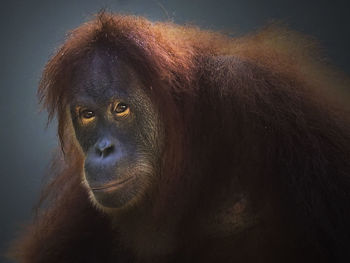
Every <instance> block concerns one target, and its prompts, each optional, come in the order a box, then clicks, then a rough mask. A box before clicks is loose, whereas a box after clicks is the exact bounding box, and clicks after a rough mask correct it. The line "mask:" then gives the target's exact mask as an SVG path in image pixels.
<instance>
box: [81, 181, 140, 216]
mask: <svg viewBox="0 0 350 263" xmlns="http://www.w3.org/2000/svg"><path fill="white" fill-rule="evenodd" d="M139 181H140V179H139V177H138V176H136V175H132V176H128V177H127V178H122V179H118V180H114V181H111V182H109V183H107V184H103V185H101V186H98V187H97V186H94V187H92V186H90V185H89V183H88V181H87V180H86V179H85V176H84V182H83V184H84V185H85V187H87V188H88V192H89V196H90V200H91V202H92V203H93V205H94V206H95V207H96V208H98V209H99V210H102V211H105V212H115V211H118V210H125V209H128V208H130V207H132V206H133V204H135V203H136V202H137V200H138V199H139V196H141V195H142V192H144V189H140V182H139Z"/></svg>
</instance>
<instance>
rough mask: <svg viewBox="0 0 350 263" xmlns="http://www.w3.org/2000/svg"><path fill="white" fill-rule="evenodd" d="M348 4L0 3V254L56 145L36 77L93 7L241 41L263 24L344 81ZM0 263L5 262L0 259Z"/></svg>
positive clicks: (27, 209) (274, 0)
mask: <svg viewBox="0 0 350 263" xmlns="http://www.w3.org/2000/svg"><path fill="white" fill-rule="evenodd" d="M347 2H348V1H320V0H319V1H297V0H291V1H283V0H268V1H263V0H231V1H230V0H227V1H220V0H215V1H204V0H201V1H200V0H192V1H191V0H169V1H165V0H159V1H155V0H143V1H141V0H131V1H127V0H123V1H122V0H120V1H117V0H115V1H112V0H109V1H107V0H106V1H92V0H80V1H74V0H71V1H68V0H67V1H63V0H61V1H58V0H54V1H52V0H45V1H44V0H43V1H39V0H37V1H34V0H32V1H29V0H27V1H19V0H12V1H10V0H8V1H1V5H0V10H1V14H0V21H1V23H0V29H1V31H0V32H1V35H0V37H1V41H0V45H1V48H0V58H1V63H0V88H1V92H0V140H1V141H0V179H1V180H0V208H1V210H0V215H1V216H0V251H1V252H3V251H4V248H5V247H6V246H7V245H8V243H9V241H10V240H11V239H13V237H14V236H15V235H16V233H17V232H18V231H19V229H20V226H21V225H22V224H23V223H25V222H27V221H29V220H30V218H31V207H32V206H33V205H34V203H35V202H36V200H37V198H38V194H39V189H40V185H41V179H42V177H43V175H44V171H45V169H46V167H47V166H48V162H49V159H50V155H51V153H52V150H53V149H54V147H55V146H56V145H57V140H56V137H55V126H56V125H55V123H54V124H53V125H51V126H49V128H48V129H47V130H45V123H46V114H45V113H41V114H39V107H38V105H37V99H36V88H37V83H38V80H39V78H40V73H41V71H42V69H43V67H44V65H45V63H46V61H47V60H48V58H49V57H50V55H51V54H53V52H54V50H55V48H56V47H57V46H58V45H59V44H61V43H62V42H63V40H64V36H65V32H67V31H68V30H70V29H73V28H74V27H76V26H78V25H79V24H81V23H82V22H84V21H86V20H87V19H89V18H90V17H91V15H92V14H94V13H96V12H97V11H99V10H100V9H101V8H107V10H111V11H116V12H124V13H132V14H137V15H144V16H146V17H148V18H149V19H151V20H165V19H167V18H170V19H171V20H173V21H174V22H176V23H185V22H190V23H193V24H197V25H199V26H201V27H204V28H209V29H214V30H216V29H218V30H224V31H227V32H234V33H236V34H242V33H245V32H250V31H252V30H256V29H258V28H260V27H262V26H263V25H266V24H267V23H268V22H270V21H271V20H281V21H283V22H285V23H286V24H287V25H289V27H290V28H292V29H295V30H298V31H301V32H303V33H306V34H309V35H312V36H314V37H315V38H317V39H318V40H319V42H320V43H321V45H322V46H323V47H324V50H325V54H326V55H327V56H328V57H329V59H330V61H331V62H332V63H333V64H335V65H336V66H338V67H339V68H340V69H341V70H342V71H344V72H346V73H347V74H348V75H350V62H349V60H350V52H349V50H348V48H349V46H350V7H349V6H350V4H347ZM0 261H1V262H5V259H3V258H0Z"/></svg>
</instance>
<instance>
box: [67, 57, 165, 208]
mask: <svg viewBox="0 0 350 263" xmlns="http://www.w3.org/2000/svg"><path fill="white" fill-rule="evenodd" d="M73 83H74V88H73V93H74V94H73V98H74V99H73V100H72V102H71V103H70V113H71V117H72V122H73V127H74V131H75V135H76V139H77V141H78V143H79V145H80V147H81V150H82V152H83V153H84V156H85V162H84V175H83V176H84V178H83V181H84V184H85V185H86V186H87V188H88V190H89V193H90V196H91V199H92V201H93V202H94V203H95V204H96V205H97V206H98V207H100V208H102V209H104V210H109V209H117V208H124V207H126V206H129V205H131V204H132V203H134V202H136V201H137V200H138V199H139V198H140V197H141V196H142V195H145V194H146V193H147V192H149V191H150V189H149V188H150V185H154V183H153V181H154V180H157V178H156V174H157V172H156V170H157V168H156V167H157V165H158V162H159V156H160V150H161V149H160V147H159V143H156V142H157V141H158V140H159V138H160V137H161V136H160V134H161V131H160V125H159V123H158V118H157V113H156V110H155V108H154V106H153V105H152V103H151V101H150V98H149V97H148V95H147V94H146V92H145V91H144V87H143V85H142V84H141V81H140V80H139V79H138V77H137V75H136V73H135V72H134V71H133V70H132V69H131V68H130V67H128V66H127V65H126V64H125V63H124V62H122V61H120V60H119V59H118V58H117V57H116V56H112V55H111V54H109V53H107V51H102V50H101V51H99V50H95V51H94V52H93V53H92V54H91V56H90V57H89V58H87V59H86V61H84V63H82V65H81V66H80V67H79V68H78V70H77V71H76V72H75V79H74V82H73Z"/></svg>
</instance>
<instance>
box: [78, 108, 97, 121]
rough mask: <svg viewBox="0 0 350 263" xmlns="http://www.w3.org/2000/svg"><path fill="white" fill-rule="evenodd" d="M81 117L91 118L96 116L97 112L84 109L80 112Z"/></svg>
mask: <svg viewBox="0 0 350 263" xmlns="http://www.w3.org/2000/svg"><path fill="white" fill-rule="evenodd" d="M80 117H81V118H84V119H91V118H93V117H95V113H94V112H93V111H91V110H82V111H81V112H80Z"/></svg>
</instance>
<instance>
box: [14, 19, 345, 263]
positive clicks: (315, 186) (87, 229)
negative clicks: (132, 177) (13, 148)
mask: <svg viewBox="0 0 350 263" xmlns="http://www.w3.org/2000/svg"><path fill="white" fill-rule="evenodd" d="M98 46H99V47H101V46H103V48H105V49H108V50H111V51H113V52H114V53H115V54H117V56H118V57H119V58H120V59H122V60H123V61H125V62H126V63H127V64H129V65H131V66H132V67H133V68H134V69H135V71H136V72H137V73H138V74H139V76H140V78H141V79H142V81H143V84H144V87H146V88H147V92H148V93H149V94H150V97H151V98H152V101H153V103H154V104H155V105H156V106H157V107H158V109H159V112H160V119H161V122H162V123H163V124H164V127H165V142H166V149H165V152H164V158H162V164H161V167H160V175H159V176H160V178H161V180H160V183H159V186H158V188H157V190H156V193H155V194H154V196H153V197H152V198H154V199H152V211H151V212H150V213H151V214H152V218H153V219H154V221H155V222H162V220H165V219H164V218H166V217H170V215H174V214H175V213H176V218H177V219H176V220H178V221H179V222H181V223H178V225H181V226H186V227H183V228H182V229H183V230H182V231H183V232H182V233H183V238H184V244H185V242H188V243H191V241H193V239H190V238H189V236H188V235H186V231H188V232H191V230H189V229H191V227H192V226H193V225H195V224H196V223H195V222H200V220H201V217H206V211H208V209H209V208H210V209H212V210H210V211H215V207H216V206H220V204H218V203H217V202H218V200H222V199H220V198H219V197H218V196H219V195H220V194H221V195H223V196H225V195H226V194H227V196H230V197H231V196H232V191H233V189H234V187H232V182H234V180H237V178H238V180H239V185H240V186H241V187H242V189H243V192H244V193H248V196H249V200H251V204H252V205H253V206H257V207H259V205H264V204H266V203H268V204H269V205H271V207H272V210H273V211H274V212H273V213H275V214H276V215H275V218H278V221H279V222H280V227H281V228H283V225H284V223H285V227H293V226H294V228H293V230H294V229H297V230H298V233H299V234H300V236H301V237H303V238H305V239H307V240H308V242H309V243H308V244H312V246H311V247H312V248H313V249H314V250H315V251H317V252H315V253H316V254H317V253H319V255H322V256H325V258H327V259H329V258H331V257H333V258H334V259H337V257H338V259H340V257H342V256H345V253H346V252H345V251H346V249H347V247H348V246H349V244H350V238H349V235H350V229H349V225H350V224H349V222H350V221H349V220H350V212H349V204H350V178H349V176H350V161H349V156H350V120H349V109H348V108H346V103H344V102H346V100H344V99H343V98H344V96H345V92H346V88H349V87H350V86H349V82H348V81H347V80H346V79H345V78H344V77H343V76H341V74H339V73H337V72H336V71H334V70H332V69H331V68H330V67H329V66H326V65H325V63H324V62H322V56H320V55H319V54H318V52H317V51H315V50H318V48H316V47H317V45H316V44H315V43H314V42H313V41H312V40H310V39H308V38H306V37H303V36H300V35H299V34H297V33H294V32H291V31H288V30H286V29H283V28H281V27H278V26H269V27H267V28H265V29H263V30H261V31H260V32H258V33H254V34H251V35H247V36H243V37H239V38H231V37H228V36H225V35H223V34H220V33H216V32H210V31H204V30H199V29H198V28H196V27H193V26H179V25H175V24H173V23H168V22H166V23H153V22H150V21H148V20H146V19H144V18H141V17H135V16H123V15H113V14H107V13H100V14H98V15H97V17H96V18H95V19H93V20H92V21H89V22H87V23H85V24H83V25H81V26H80V27H78V28H77V29H75V30H73V31H72V32H70V34H69V35H68V37H67V40H66V41H65V43H64V44H63V46H62V47H60V48H59V49H58V50H57V52H56V53H55V55H54V56H53V57H52V58H51V59H50V61H49V62H48V64H47V65H46V67H45V70H44V73H43V76H42V79H41V82H40V86H39V97H40V99H41V102H42V103H43V105H44V107H46V108H47V110H48V112H49V118H50V119H52V118H53V117H54V116H57V119H58V136H59V139H60V142H61V148H62V151H61V152H59V153H58V154H57V157H55V158H54V160H53V162H52V169H51V172H50V178H51V179H50V181H49V183H48V185H47V186H46V188H45V189H44V191H43V193H42V198H41V201H40V205H39V209H38V212H37V215H36V216H35V218H34V221H33V223H32V224H31V225H30V226H29V227H28V229H27V230H26V232H25V233H24V234H23V235H22V237H21V238H20V239H19V240H18V241H17V242H16V245H15V246H14V247H13V249H12V251H13V256H14V257H15V258H16V259H17V260H18V261H19V262H112V261H113V258H114V256H115V255H116V254H118V258H121V259H123V257H125V258H128V255H129V253H128V252H127V251H128V248H126V247H123V246H124V245H123V243H122V242H121V241H120V240H118V238H116V236H117V235H118V234H117V233H116V230H115V229H114V228H112V225H111V222H110V219H109V217H108V215H106V214H104V213H102V212H101V211H98V210H96V209H95V208H94V207H93V206H92V205H91V203H90V202H89V200H88V194H87V192H86V190H85V188H84V187H83V186H82V184H81V180H82V177H81V175H82V169H83V156H82V154H81V153H80V151H79V149H78V147H77V145H76V142H75V137H74V133H73V130H72V125H71V120H70V117H69V114H68V112H67V106H68V105H69V103H70V99H71V98H72V95H73V94H72V90H73V89H72V78H73V76H74V74H75V72H76V70H77V68H78V67H79V66H80V65H81V64H82V63H83V61H84V58H85V57H86V56H87V55H89V54H90V53H91V52H93V51H94V50H95V49H96V47H98ZM219 193H220V194H219ZM223 199H225V197H224V198H223ZM137 205H139V206H141V205H142V204H141V202H140V203H139V204H135V206H137ZM135 209H136V208H135ZM174 211H175V212H174ZM197 219H198V221H195V220H197ZM189 222H191V223H189ZM193 222H194V223H193ZM281 222H283V223H281ZM140 224H142V222H140ZM291 231H292V230H291ZM180 232H181V231H180ZM214 232H215V231H214ZM191 234H192V235H193V236H195V234H194V233H193V231H192V232H191ZM214 236H215V235H214ZM186 239H188V240H186ZM276 242H277V241H276ZM248 244H249V243H248ZM182 246H185V245H182ZM192 246H194V244H192ZM179 247H181V245H179ZM232 251H233V252H232V253H235V252H234V249H232ZM203 253H205V252H203ZM265 253H266V252H265ZM124 254H125V255H124ZM320 258H321V256H320ZM203 259H208V258H205V256H203Z"/></svg>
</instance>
